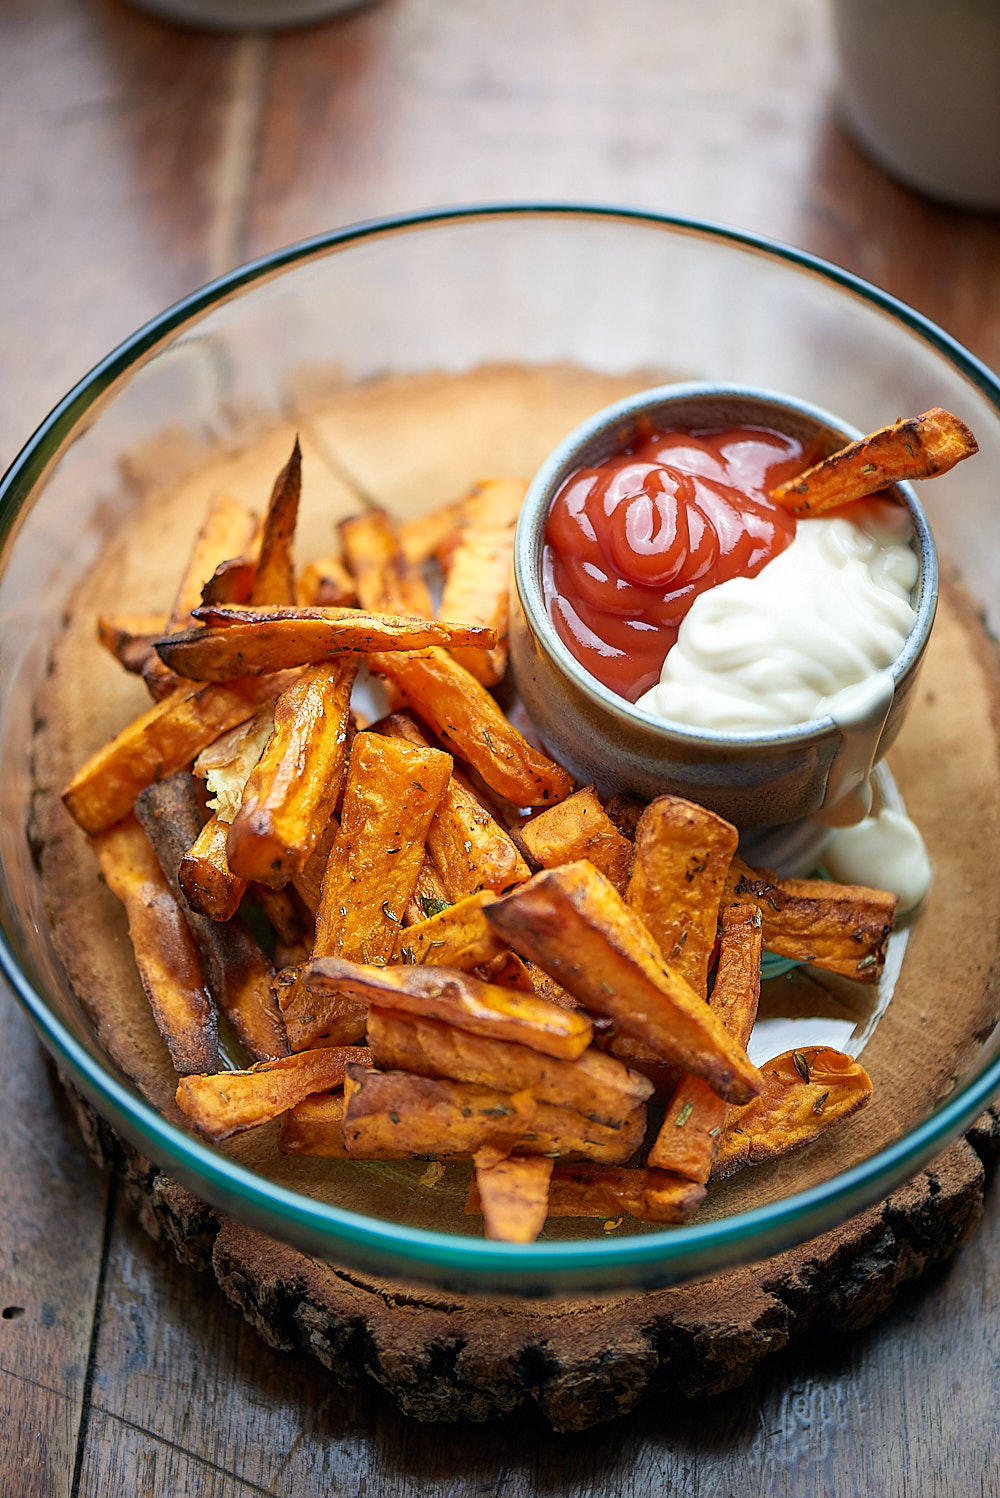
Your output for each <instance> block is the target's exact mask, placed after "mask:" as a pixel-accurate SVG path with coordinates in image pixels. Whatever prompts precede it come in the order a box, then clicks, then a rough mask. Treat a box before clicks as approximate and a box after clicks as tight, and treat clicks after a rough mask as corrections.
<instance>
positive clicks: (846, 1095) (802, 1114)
mask: <svg viewBox="0 0 1000 1498" xmlns="http://www.w3.org/2000/svg"><path fill="white" fill-rule="evenodd" d="M761 1075H762V1077H763V1078H764V1090H763V1092H762V1093H761V1094H760V1096H759V1097H756V1098H754V1099H753V1101H752V1102H750V1103H747V1105H746V1106H745V1107H743V1108H733V1109H731V1110H730V1113H729V1117H728V1119H727V1121H726V1127H725V1129H724V1131H723V1134H722V1137H721V1139H720V1140H719V1152H718V1156H717V1157H716V1161H715V1166H714V1168H713V1170H712V1180H721V1179H722V1178H723V1177H725V1176H730V1175H732V1174H733V1173H734V1172H735V1171H737V1170H740V1169H741V1168H742V1167H743V1166H744V1165H759V1164H760V1163H761V1162H762V1161H764V1160H773V1159H774V1158H775V1157H776V1156H778V1155H784V1154H787V1153H788V1151H789V1150H793V1149H798V1148H800V1147H801V1146H802V1145H805V1144H811V1143H812V1141H813V1140H814V1139H816V1138H818V1137H819V1135H820V1134H822V1133H823V1132H824V1131H825V1130H826V1129H828V1128H830V1127H832V1125H834V1124H838V1123H841V1122H842V1121H843V1120H844V1119H845V1118H850V1116H851V1114H852V1113H856V1112H857V1111H858V1109H859V1108H863V1107H864V1106H865V1104H866V1103H867V1102H868V1100H869V1098H870V1097H871V1095H872V1084H871V1080H870V1078H869V1076H868V1073H867V1072H866V1071H865V1069H864V1067H863V1066H861V1064H860V1063H859V1062H857V1061H855V1060H854V1059H853V1058H852V1057H851V1056H844V1055H842V1054H841V1052H840V1051H834V1050H830V1049H829V1047H827V1046H803V1048H802V1049H801V1050H799V1051H786V1052H784V1054H783V1055H781V1056H776V1057H775V1058H774V1060H773V1061H767V1062H765V1064H764V1065H763V1066H762V1067H761Z"/></svg>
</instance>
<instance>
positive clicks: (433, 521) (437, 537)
mask: <svg viewBox="0 0 1000 1498" xmlns="http://www.w3.org/2000/svg"><path fill="white" fill-rule="evenodd" d="M464 520H465V501H464V500H461V499H456V500H455V502H454V503H453V504H450V505H442V507H441V508H440V509H438V510H428V511H427V512H426V514H423V515H417V516H415V517H414V518H413V519H412V520H404V521H403V523H402V524H401V525H400V526H399V528H398V532H397V534H398V536H399V545H400V548H401V550H402V552H403V555H404V556H405V558H406V560H407V561H408V562H409V563H410V564H411V565H412V566H414V567H419V566H421V565H422V564H423V563H424V562H429V561H430V560H431V558H432V557H434V558H436V560H437V561H438V562H439V563H440V565H441V567H442V569H443V570H444V571H445V572H447V570H448V565H449V563H450V561H451V557H452V555H453V553H454V550H455V547H456V546H457V545H458V540H459V537H460V535H461V533H462V529H463V527H464Z"/></svg>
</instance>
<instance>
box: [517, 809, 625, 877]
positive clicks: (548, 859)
mask: <svg viewBox="0 0 1000 1498" xmlns="http://www.w3.org/2000/svg"><path fill="white" fill-rule="evenodd" d="M521 838H522V840H523V842H524V845H525V847H526V848H527V850H528V852H529V853H530V854H531V856H532V858H533V859H534V860H535V862H536V863H539V864H541V866H542V868H543V869H552V868H555V867H557V865H559V864H561V863H576V862H577V861H578V860H579V859H581V858H586V859H587V860H588V861H589V862H590V863H592V864H593V865H594V868H595V869H597V870H598V872H599V873H601V874H603V875H604V877H605V879H608V880H610V881H611V883H612V884H613V885H614V887H615V889H616V890H617V891H618V893H619V894H620V895H623V894H624V893H625V886H626V884H627V883H628V876H629V870H630V868H631V864H632V844H631V843H630V842H629V840H628V838H627V837H623V836H622V834H621V833H620V832H619V831H618V828H617V827H616V826H615V824H614V822H612V820H611V818H610V817H609V816H608V814H607V812H606V811H605V810H604V807H603V806H602V805H601V802H600V797H599V796H598V795H597V792H596V791H595V790H594V787H593V786H592V785H588V786H585V787H584V789H583V790H582V791H574V792H573V794H572V796H568V797H567V798H566V800H565V801H562V802H560V804H559V805H558V806H550V807H549V809H548V811H542V812H539V814H538V816H537V817H532V819H531V821H530V822H525V823H524V825H523V826H522V827H521Z"/></svg>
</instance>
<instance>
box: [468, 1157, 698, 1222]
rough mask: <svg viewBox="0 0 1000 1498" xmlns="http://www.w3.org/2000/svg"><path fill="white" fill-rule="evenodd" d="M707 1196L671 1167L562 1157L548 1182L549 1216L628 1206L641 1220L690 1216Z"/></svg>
mask: <svg viewBox="0 0 1000 1498" xmlns="http://www.w3.org/2000/svg"><path fill="white" fill-rule="evenodd" d="M704 1199H705V1188H704V1186H701V1185H699V1184H698V1182H697V1181H689V1180H687V1179H686V1178H685V1177H684V1176H679V1175H674V1174H673V1173H672V1172H671V1171H669V1170H635V1169H632V1170H629V1169H627V1168H626V1169H619V1170H614V1169H611V1168H609V1167H608V1166H604V1165H563V1164H561V1163H560V1164H558V1165H556V1167H555V1169H554V1170H553V1172H552V1180H551V1182H550V1186H549V1216H550V1217H617V1216H618V1215H619V1214H620V1213H622V1212H628V1214H629V1215H630V1216H631V1217H638V1218H639V1219H640V1220H641V1221H643V1222H688V1221H690V1219H691V1218H692V1217H693V1216H694V1214H695V1213H696V1212H697V1210H698V1208H699V1207H700V1206H701V1204H702V1202H703V1201H704ZM469 1209H470V1208H469V1204H468V1203H467V1204H466V1211H469Z"/></svg>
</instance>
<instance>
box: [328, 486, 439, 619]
mask: <svg viewBox="0 0 1000 1498" xmlns="http://www.w3.org/2000/svg"><path fill="white" fill-rule="evenodd" d="M340 540H341V544H342V546H343V548H344V560H345V562H346V563H347V567H348V570H349V572H350V573H351V576H352V577H353V578H354V582H355V586H356V587H357V591H358V597H359V599H360V600H361V606H362V608H365V609H373V610H376V611H385V612H387V613H390V614H393V613H395V614H407V615H412V616H414V617H415V618H417V619H433V618H434V605H433V603H432V602H431V595H430V593H429V592H428V591H427V584H426V583H425V582H424V580H423V578H422V577H421V576H420V573H419V571H418V569H417V568H416V567H415V566H413V565H412V564H411V563H410V562H409V561H407V559H406V556H405V555H404V553H403V550H402V548H401V546H400V544H399V537H398V535H397V533H396V527H395V524H394V523H393V521H392V520H391V519H390V517H389V516H388V515H387V514H386V512H385V511H384V510H369V512H368V513H367V514H366V515H357V516H355V517H354V518H352V519H351V520H344V521H342V522H341V524H340Z"/></svg>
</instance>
